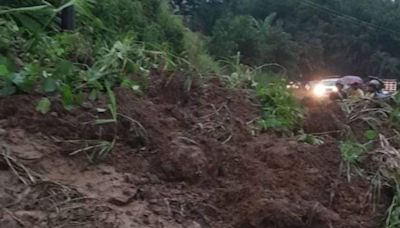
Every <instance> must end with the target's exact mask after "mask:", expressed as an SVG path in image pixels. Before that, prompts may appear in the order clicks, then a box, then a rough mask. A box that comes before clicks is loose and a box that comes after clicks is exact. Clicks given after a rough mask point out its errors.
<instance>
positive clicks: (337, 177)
mask: <svg viewBox="0 0 400 228" xmlns="http://www.w3.org/2000/svg"><path fill="white" fill-rule="evenodd" d="M157 76H159V75H154V76H153V82H152V83H151V88H150V90H149V91H148V93H147V94H146V95H145V96H143V97H139V98H138V97H135V96H133V95H132V94H131V93H130V92H129V91H125V90H117V91H116V95H117V102H118V112H119V113H120V117H119V123H118V125H117V126H99V125H93V124H92V121H93V120H95V119H97V118H107V114H106V113H98V112H97V111H96V109H97V108H104V105H105V102H104V101H103V102H98V103H95V104H85V105H84V107H82V108H79V109H76V110H74V111H71V112H68V111H64V110H63V109H62V107H61V105H57V104H54V105H53V106H52V110H51V112H50V113H49V114H47V115H41V114H38V113H37V112H35V111H34V110H35V107H34V106H35V102H34V101H37V100H38V99H40V97H36V96H32V95H30V96H28V95H20V96H13V97H4V98H1V99H0V128H1V129H0V137H1V151H0V155H1V156H0V205H1V209H0V227H7V228H13V227H100V228H102V227H118V228H119V227H121V228H125V227H154V228H155V227H157V228H158V227H171V228H179V227H182V228H207V227H210V228H211V227H212V228H214V227H215V228H219V227H223V228H225V227H227V228H228V227H234V228H236V227H237V228H296V227H299V228H303V227H304V228H306V227H310V228H329V227H335V228H338V227H339V228H340V227H343V228H352V227H354V228H356V227H357V228H358V227H360V228H361V227H362V228H375V227H380V224H381V222H382V219H383V217H384V212H385V211H384V208H385V205H384V203H378V204H376V205H372V204H371V200H370V199H371V195H370V194H369V193H370V191H369V185H368V183H367V182H365V181H362V180H361V179H353V180H352V182H351V183H348V182H347V181H346V178H344V177H343V176H342V175H341V174H340V169H339V168H340V155H339V152H338V150H337V145H336V142H335V141H334V140H332V141H328V142H327V143H326V144H324V145H322V146H310V145H304V144H299V143H297V142H296V141H295V140H292V139H289V138H278V137H276V136H273V135H269V134H262V135H259V136H252V131H251V128H250V127H249V123H252V122H254V120H255V119H256V118H257V117H258V116H259V113H258V110H259V109H258V107H257V104H256V102H254V101H253V100H252V99H251V97H250V96H249V95H248V94H247V93H246V92H245V91H238V90H230V89H226V88H223V87H221V86H219V84H218V82H210V83H209V84H207V85H205V86H198V85H193V86H192V89H191V90H190V91H189V92H185V90H184V86H183V83H182V82H181V81H179V77H177V80H174V81H172V82H168V83H165V82H163V81H162V80H159V77H157ZM316 121H318V120H317V119H316ZM316 124H317V122H316ZM311 130H316V129H311ZM317 130H318V129H317ZM328 130H329V129H328ZM114 138H116V145H115V147H114V149H113V151H112V154H110V155H109V156H108V158H107V159H106V160H105V161H103V162H101V163H99V164H96V165H89V164H88V161H87V159H86V157H87V155H86V153H85V152H81V153H77V154H76V155H74V156H71V155H70V154H71V153H72V152H76V151H77V150H78V149H81V148H83V147H86V146H88V145H89V144H88V143H89V142H92V141H89V140H99V139H101V140H112V139H114ZM88 153H89V152H88ZM384 201H385V199H384V198H382V202H384ZM373 206H375V210H373Z"/></svg>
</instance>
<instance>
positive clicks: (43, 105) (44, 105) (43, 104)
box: [36, 97, 51, 114]
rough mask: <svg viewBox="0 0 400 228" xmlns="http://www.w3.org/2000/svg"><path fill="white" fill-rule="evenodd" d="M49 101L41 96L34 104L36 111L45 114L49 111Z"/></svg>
mask: <svg viewBox="0 0 400 228" xmlns="http://www.w3.org/2000/svg"><path fill="white" fill-rule="evenodd" d="M50 107H51V102H50V100H49V99H48V98H46V97H44V98H42V99H41V100H40V101H39V103H38V104H37V105H36V111H38V112H40V113H42V114H47V113H48V112H49V111H50Z"/></svg>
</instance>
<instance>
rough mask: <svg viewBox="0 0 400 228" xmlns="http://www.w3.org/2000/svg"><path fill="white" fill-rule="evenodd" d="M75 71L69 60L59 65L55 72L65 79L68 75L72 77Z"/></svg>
mask: <svg viewBox="0 0 400 228" xmlns="http://www.w3.org/2000/svg"><path fill="white" fill-rule="evenodd" d="M73 70H74V65H73V64H72V63H71V62H70V61H67V60H64V61H62V62H60V63H59V64H58V67H57V68H56V70H55V71H54V75H56V76H58V77H60V78H64V77H65V76H67V75H71V74H72V72H73Z"/></svg>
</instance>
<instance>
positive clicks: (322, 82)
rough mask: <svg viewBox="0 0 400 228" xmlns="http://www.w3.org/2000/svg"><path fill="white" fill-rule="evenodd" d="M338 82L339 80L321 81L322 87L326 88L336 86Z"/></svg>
mask: <svg viewBox="0 0 400 228" xmlns="http://www.w3.org/2000/svg"><path fill="white" fill-rule="evenodd" d="M336 82H337V80H322V81H321V85H324V86H335V85H336Z"/></svg>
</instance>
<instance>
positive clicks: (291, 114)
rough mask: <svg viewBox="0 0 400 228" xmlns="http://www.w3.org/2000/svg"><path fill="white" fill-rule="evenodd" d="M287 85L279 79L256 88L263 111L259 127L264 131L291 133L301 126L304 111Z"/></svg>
mask: <svg viewBox="0 0 400 228" xmlns="http://www.w3.org/2000/svg"><path fill="white" fill-rule="evenodd" d="M286 85H287V84H286V82H285V80H283V79H279V80H276V81H273V82H270V83H268V84H267V85H264V84H258V85H257V86H256V93H257V98H258V100H259V101H260V103H261V105H262V110H263V114H262V119H261V120H259V125H260V126H261V128H262V129H263V130H267V129H273V130H277V131H280V132H290V131H291V130H293V129H295V128H296V127H298V126H299V125H300V122H301V120H302V118H303V110H302V108H301V106H300V104H299V103H298V101H297V100H296V99H295V98H294V96H293V94H292V93H291V91H290V90H289V89H287V87H286Z"/></svg>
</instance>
